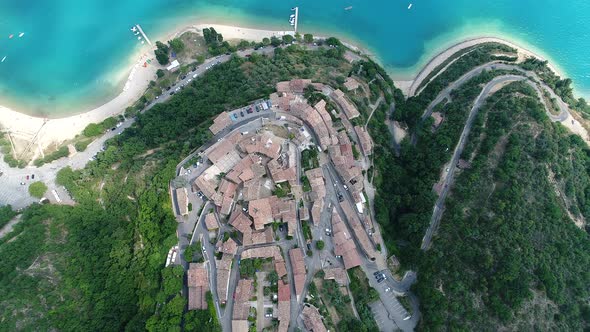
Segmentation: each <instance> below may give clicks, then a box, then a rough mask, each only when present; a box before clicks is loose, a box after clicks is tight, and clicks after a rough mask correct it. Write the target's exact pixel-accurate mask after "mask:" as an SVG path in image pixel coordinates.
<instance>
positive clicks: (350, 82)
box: [344, 77, 359, 91]
mask: <svg viewBox="0 0 590 332" xmlns="http://www.w3.org/2000/svg"><path fill="white" fill-rule="evenodd" d="M344 87H346V89H347V90H348V91H353V90H356V89H357V88H358V87H359V82H358V81H357V80H356V79H354V78H353V77H347V78H346V81H345V82H344Z"/></svg>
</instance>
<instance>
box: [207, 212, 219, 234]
mask: <svg viewBox="0 0 590 332" xmlns="http://www.w3.org/2000/svg"><path fill="white" fill-rule="evenodd" d="M205 226H207V230H209V231H212V230H214V229H217V228H219V225H217V219H216V218H215V215H214V214H213V212H210V213H207V215H206V216H205Z"/></svg>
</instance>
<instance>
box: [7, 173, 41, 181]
mask: <svg viewBox="0 0 590 332" xmlns="http://www.w3.org/2000/svg"><path fill="white" fill-rule="evenodd" d="M0 173H2V172H0ZM0 175H2V174H0ZM31 179H33V180H35V174H31Z"/></svg>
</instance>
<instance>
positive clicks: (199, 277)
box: [187, 263, 209, 287]
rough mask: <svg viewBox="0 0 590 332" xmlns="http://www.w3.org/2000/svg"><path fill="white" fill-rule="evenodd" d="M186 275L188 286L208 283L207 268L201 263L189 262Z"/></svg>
mask: <svg viewBox="0 0 590 332" xmlns="http://www.w3.org/2000/svg"><path fill="white" fill-rule="evenodd" d="M187 275H188V276H187V284H188V287H203V286H208V285H209V277H208V275H207V269H206V268H205V265H204V264H202V263H190V264H189V269H188V272H187Z"/></svg>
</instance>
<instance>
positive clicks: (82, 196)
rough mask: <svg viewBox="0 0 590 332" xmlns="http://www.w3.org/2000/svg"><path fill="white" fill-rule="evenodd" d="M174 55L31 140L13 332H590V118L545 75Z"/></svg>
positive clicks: (6, 241)
mask: <svg viewBox="0 0 590 332" xmlns="http://www.w3.org/2000/svg"><path fill="white" fill-rule="evenodd" d="M158 39H161V40H166V42H162V41H158V42H156V43H155V44H156V48H155V49H154V50H153V54H152V53H149V54H145V55H144V58H142V61H143V62H147V60H148V59H149V60H150V62H151V64H152V65H150V66H147V65H146V66H145V67H144V66H143V64H142V63H141V62H140V63H138V64H137V65H136V66H135V67H134V71H132V75H130V81H129V84H128V85H127V90H125V91H123V93H122V94H121V95H119V97H117V98H118V99H117V98H115V100H113V101H111V102H109V103H107V104H105V106H103V107H102V108H100V109H98V110H94V111H91V112H89V113H87V114H88V115H86V116H85V115H84V114H82V115H79V116H74V117H70V118H66V119H54V120H49V121H43V120H39V119H37V120H35V119H34V118H30V119H29V120H22V121H24V122H23V123H25V122H27V121H29V122H31V123H32V121H42V122H43V123H38V125H39V126H41V128H40V129H41V131H40V130H37V133H34V134H32V138H31V139H30V140H29V141H28V143H26V144H24V145H23V146H24V148H20V150H18V149H19V148H17V147H15V148H14V149H15V150H9V151H11V152H12V153H13V154H14V152H18V151H25V152H24V153H26V151H27V149H28V150H29V151H33V150H34V149H33V148H31V146H37V150H38V153H33V157H32V160H34V161H32V164H24V163H20V164H19V162H18V161H15V160H10V161H11V162H15V163H16V165H17V166H21V168H14V167H9V165H7V164H6V163H5V162H4V161H0V169H1V170H2V173H1V174H0V188H1V189H0V202H3V203H5V204H10V205H11V206H7V207H4V208H2V209H0V226H2V231H1V232H0V234H1V235H0V236H1V237H0V254H1V255H2V257H4V258H5V261H4V263H5V264H3V267H2V268H0V294H2V295H0V296H1V297H0V306H1V307H2V309H3V310H2V311H0V312H2V314H0V316H1V318H0V326H1V327H3V328H5V329H7V330H18V329H30V328H35V327H37V328H38V327H41V328H44V329H55V330H80V329H82V330H101V331H102V330H122V329H127V330H148V331H168V330H184V331H244V332H245V331H295V330H297V329H299V330H306V331H327V330H330V331H357V330H361V331H392V330H403V331H412V330H414V329H417V328H422V329H427V330H444V329H453V328H455V327H457V328H458V327H461V328H466V329H469V330H484V329H490V328H491V329H502V328H504V329H511V330H520V329H526V328H530V327H531V324H533V326H532V328H534V329H539V330H579V329H584V328H587V327H588V326H590V321H589V320H588V318H587V315H586V313H588V312H590V307H589V306H588V304H587V299H588V296H589V294H590V290H589V289H588V287H587V286H585V285H588V284H589V283H590V279H589V278H590V276H589V275H588V273H586V271H587V269H588V267H589V266H590V255H589V254H588V253H589V252H590V240H589V238H588V229H589V226H588V223H587V221H586V220H587V218H590V209H588V208H587V207H588V206H589V205H588V204H590V198H587V197H586V192H587V189H588V187H589V186H590V173H588V171H587V170H588V169H590V159H589V158H588V157H587V156H588V143H589V138H588V132H587V128H589V124H588V123H587V122H586V120H585V119H586V118H587V117H588V116H589V115H590V110H589V109H588V105H586V103H585V101H584V100H582V99H575V98H574V96H573V92H572V89H571V86H570V85H571V81H570V80H568V79H564V78H561V77H559V76H558V74H557V73H556V72H555V71H554V68H552V67H550V66H549V65H548V63H547V62H546V61H544V59H540V58H538V57H535V56H534V54H531V52H529V51H527V50H525V49H522V48H518V47H516V46H515V45H513V44H511V43H508V42H506V41H504V40H502V39H497V38H482V39H476V40H469V41H465V42H461V43H459V44H457V45H456V46H453V47H451V48H449V49H448V50H446V51H444V52H442V53H441V54H440V55H438V56H437V57H435V58H434V59H433V60H432V61H430V62H429V63H428V64H427V65H426V66H425V68H424V69H423V70H422V71H420V72H419V73H418V74H417V76H416V79H415V80H414V81H412V82H406V83H405V84H404V83H401V82H400V84H396V83H395V82H394V81H393V80H391V78H390V77H389V75H388V73H387V72H386V71H385V70H384V69H383V68H382V67H381V66H380V65H379V64H378V63H376V62H375V61H374V60H373V59H371V58H370V57H368V56H366V55H365V54H363V53H362V52H359V51H358V50H357V49H352V48H350V47H348V46H347V45H346V44H344V43H342V42H341V41H340V40H339V39H337V38H334V37H329V38H323V37H318V36H313V35H311V34H303V35H299V34H292V33H286V32H272V31H262V30H252V29H242V28H236V27H229V26H210V25H207V26H195V27H188V28H183V29H180V30H178V32H177V33H175V34H172V35H170V36H167V37H166V38H165V39H162V38H158ZM398 86H402V87H403V89H400V88H398ZM134 87H135V88H134ZM136 94H137V95H136ZM132 97H134V98H132ZM117 100H118V101H117ZM109 104H111V106H107V105H109ZM123 108H125V109H124V113H123V114H121V116H119V114H118V113H119V112H121V111H123ZM115 109H118V110H119V111H118V112H115V111H114V110H115ZM101 110H102V111H101ZM107 110H109V111H107ZM111 111H112V113H109V112H111ZM101 112H103V113H101ZM91 114H94V115H91ZM23 119H24V118H23ZM74 119H77V120H75V121H77V122H76V124H75V126H76V129H75V130H72V131H70V132H69V133H59V134H58V135H61V136H51V134H50V132H49V129H51V131H55V130H56V129H59V128H60V127H59V126H66V125H67V124H68V123H69V125H70V126H71V125H73V122H72V121H74ZM51 126H58V127H51ZM14 128H16V127H14ZM45 128H47V131H44V130H45ZM13 130H16V129H13ZM64 131H65V127H64ZM80 133H81V134H80ZM78 134H80V135H79V136H77V137H76V135H78ZM13 135H15V134H14V133H11V134H10V137H9V138H8V140H9V141H10V142H11V143H12V142H14V141H15V139H14V137H13ZM36 137H37V138H38V139H37V138H36ZM23 141H26V139H23ZM45 142H46V143H45ZM9 144H10V143H9ZM60 144H62V145H61V146H59V145H60ZM51 145H57V147H55V151H53V152H48V153H47V151H46V149H45V148H48V147H50V146H51ZM5 146H6V145H5ZM62 153H63V154H64V155H62ZM13 156H14V155H13ZM13 159H14V157H13ZM572 174H575V180H574V178H573V177H572ZM72 303H75V306H72ZM472 304H473V305H472ZM23 312H27V315H23V314H22V313H23ZM531 322H532V323H531Z"/></svg>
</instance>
